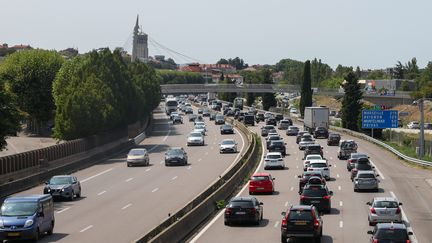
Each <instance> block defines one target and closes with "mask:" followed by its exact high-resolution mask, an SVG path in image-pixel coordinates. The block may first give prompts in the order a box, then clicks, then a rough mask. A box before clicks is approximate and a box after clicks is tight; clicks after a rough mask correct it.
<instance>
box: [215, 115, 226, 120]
mask: <svg viewBox="0 0 432 243" xmlns="http://www.w3.org/2000/svg"><path fill="white" fill-rule="evenodd" d="M216 119H222V120H223V119H224V117H223V116H216Z"/></svg>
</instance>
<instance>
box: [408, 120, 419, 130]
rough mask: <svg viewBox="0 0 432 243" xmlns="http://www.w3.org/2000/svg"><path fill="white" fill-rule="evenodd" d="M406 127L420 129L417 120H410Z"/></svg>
mask: <svg viewBox="0 0 432 243" xmlns="http://www.w3.org/2000/svg"><path fill="white" fill-rule="evenodd" d="M407 127H408V128H409V129H420V123H419V122H418V121H412V122H410V123H408V125H407Z"/></svg>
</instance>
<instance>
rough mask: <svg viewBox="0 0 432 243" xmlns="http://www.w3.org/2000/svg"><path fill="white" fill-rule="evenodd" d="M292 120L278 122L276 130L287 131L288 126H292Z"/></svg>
mask: <svg viewBox="0 0 432 243" xmlns="http://www.w3.org/2000/svg"><path fill="white" fill-rule="evenodd" d="M292 124H293V123H292V120H291V119H283V120H280V121H279V124H278V129H279V130H287V129H288V128H289V126H292Z"/></svg>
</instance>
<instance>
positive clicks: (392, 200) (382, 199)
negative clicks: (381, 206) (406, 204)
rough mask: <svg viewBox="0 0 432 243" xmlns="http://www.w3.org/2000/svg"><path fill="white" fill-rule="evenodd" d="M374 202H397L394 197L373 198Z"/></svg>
mask: <svg viewBox="0 0 432 243" xmlns="http://www.w3.org/2000/svg"><path fill="white" fill-rule="evenodd" d="M373 200H374V202H376V201H391V202H397V201H398V200H397V199H396V198H394V197H374V199H373Z"/></svg>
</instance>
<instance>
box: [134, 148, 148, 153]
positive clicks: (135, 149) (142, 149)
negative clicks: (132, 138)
mask: <svg viewBox="0 0 432 243" xmlns="http://www.w3.org/2000/svg"><path fill="white" fill-rule="evenodd" d="M130 151H144V152H147V149H145V148H133V149H131V150H130Z"/></svg>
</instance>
